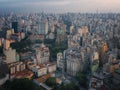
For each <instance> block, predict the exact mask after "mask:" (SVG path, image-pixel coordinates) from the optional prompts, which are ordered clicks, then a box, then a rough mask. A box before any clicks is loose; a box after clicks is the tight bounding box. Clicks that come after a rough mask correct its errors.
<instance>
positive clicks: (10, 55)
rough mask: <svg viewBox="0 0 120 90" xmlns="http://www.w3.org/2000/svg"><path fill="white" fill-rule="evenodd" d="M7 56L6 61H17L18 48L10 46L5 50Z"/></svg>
mask: <svg viewBox="0 0 120 90" xmlns="http://www.w3.org/2000/svg"><path fill="white" fill-rule="evenodd" d="M4 52H5V53H4V54H5V56H6V62H7V63H12V62H16V50H15V49H12V48H9V49H8V50H5V51H4Z"/></svg>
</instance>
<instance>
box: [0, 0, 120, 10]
mask: <svg viewBox="0 0 120 90" xmlns="http://www.w3.org/2000/svg"><path fill="white" fill-rule="evenodd" d="M5 8H7V9H17V8H18V9H20V10H21V9H23V10H31V11H44V12H96V11H97V10H98V11H99V12H120V0H0V10H2V9H5Z"/></svg>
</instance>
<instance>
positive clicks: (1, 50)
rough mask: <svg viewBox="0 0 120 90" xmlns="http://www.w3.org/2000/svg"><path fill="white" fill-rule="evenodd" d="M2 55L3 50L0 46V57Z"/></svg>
mask: <svg viewBox="0 0 120 90" xmlns="http://www.w3.org/2000/svg"><path fill="white" fill-rule="evenodd" d="M1 54H3V48H2V47H1V46H0V55H1Z"/></svg>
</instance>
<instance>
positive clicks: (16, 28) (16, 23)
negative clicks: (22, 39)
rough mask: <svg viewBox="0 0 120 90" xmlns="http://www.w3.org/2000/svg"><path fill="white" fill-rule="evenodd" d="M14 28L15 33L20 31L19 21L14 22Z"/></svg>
mask: <svg viewBox="0 0 120 90" xmlns="http://www.w3.org/2000/svg"><path fill="white" fill-rule="evenodd" d="M12 28H13V29H14V32H15V33H18V22H12Z"/></svg>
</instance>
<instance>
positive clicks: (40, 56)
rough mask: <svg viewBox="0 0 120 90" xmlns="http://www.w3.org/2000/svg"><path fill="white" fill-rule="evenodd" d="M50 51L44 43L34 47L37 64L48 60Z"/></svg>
mask: <svg viewBox="0 0 120 90" xmlns="http://www.w3.org/2000/svg"><path fill="white" fill-rule="evenodd" d="M49 57H50V52H49V48H48V47H46V46H45V45H44V44H42V45H41V47H40V48H38V49H36V58H37V63H38V64H44V63H46V62H49Z"/></svg>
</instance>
